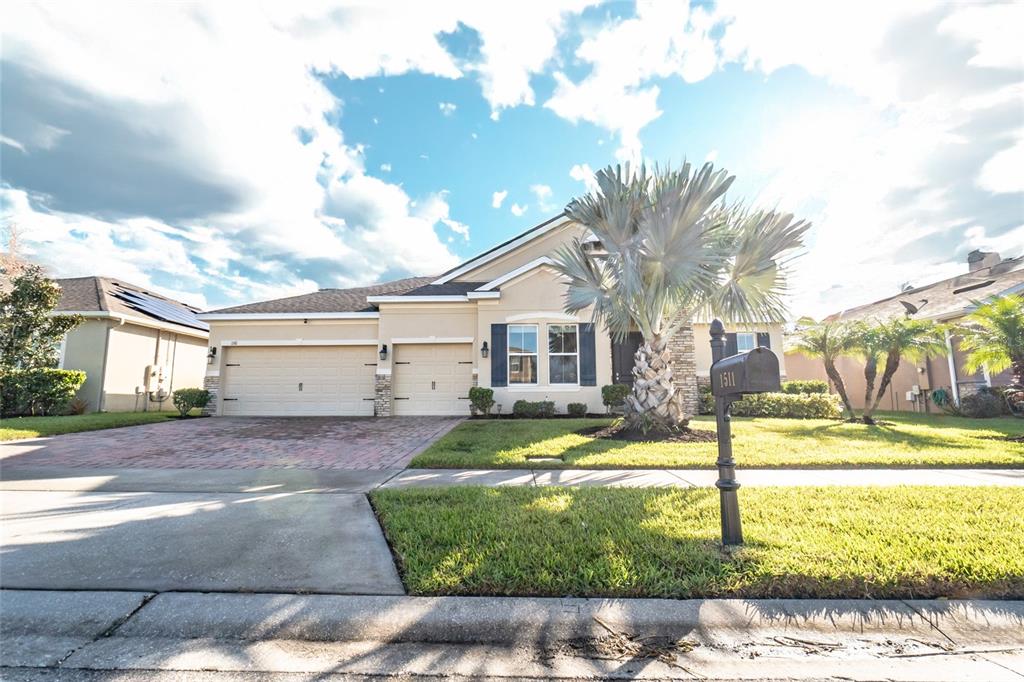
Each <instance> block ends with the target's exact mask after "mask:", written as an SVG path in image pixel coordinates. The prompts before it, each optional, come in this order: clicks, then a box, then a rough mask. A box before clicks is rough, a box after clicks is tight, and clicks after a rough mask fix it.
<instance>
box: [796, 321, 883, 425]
mask: <svg viewBox="0 0 1024 682" xmlns="http://www.w3.org/2000/svg"><path fill="white" fill-rule="evenodd" d="M861 338H862V336H861V332H860V330H859V329H858V328H856V327H855V326H853V325H851V324H849V323H846V322H832V321H825V322H815V321H814V320H811V319H809V318H804V319H802V320H800V321H799V322H798V323H797V329H796V333H795V335H794V336H793V337H792V338H791V339H790V342H789V347H790V348H791V349H792V350H795V351H796V352H798V353H800V354H801V355H806V356H807V357H809V358H816V359H819V360H821V361H822V363H823V364H824V365H825V376H827V377H828V378H829V381H831V382H832V385H833V386H834V387H835V389H836V393H838V394H839V398H840V399H841V400H842V401H843V407H844V408H845V409H846V411H847V412H848V413H849V415H850V419H853V417H854V416H855V415H854V411H853V404H852V403H851V402H850V396H849V395H848V394H847V392H846V384H845V383H843V376H842V375H841V374H840V373H839V369H838V368H836V361H837V360H838V359H839V358H840V357H841V356H843V355H849V354H850V353H851V352H853V351H854V349H856V348H857V345H858V343H859V342H860V340H861ZM876 362H877V361H876Z"/></svg>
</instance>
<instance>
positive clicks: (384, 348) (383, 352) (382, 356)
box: [380, 343, 388, 360]
mask: <svg viewBox="0 0 1024 682" xmlns="http://www.w3.org/2000/svg"><path fill="white" fill-rule="evenodd" d="M380 359H381V360H387V359H388V344H386V343H385V344H384V345H382V346H381V347H380Z"/></svg>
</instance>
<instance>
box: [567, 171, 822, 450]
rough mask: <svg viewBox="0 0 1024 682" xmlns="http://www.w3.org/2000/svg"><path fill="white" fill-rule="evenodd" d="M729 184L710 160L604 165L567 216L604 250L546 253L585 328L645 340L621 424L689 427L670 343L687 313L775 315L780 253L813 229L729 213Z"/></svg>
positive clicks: (737, 317) (770, 215) (769, 215)
mask: <svg viewBox="0 0 1024 682" xmlns="http://www.w3.org/2000/svg"><path fill="white" fill-rule="evenodd" d="M733 180H734V176H731V175H729V174H728V173H727V172H726V171H724V170H715V168H714V167H713V166H712V165H711V164H710V163H706V164H704V165H703V166H702V167H701V168H699V169H697V168H693V167H691V166H690V164H688V163H684V164H683V165H682V167H681V168H679V169H678V170H673V169H670V168H669V169H665V170H663V171H659V170H658V169H655V171H654V172H653V173H651V174H648V172H647V169H646V168H645V167H644V166H640V168H639V169H638V170H636V172H633V171H632V170H631V168H630V166H629V164H626V165H624V166H614V167H612V166H609V167H608V168H605V169H603V170H601V171H598V172H597V174H596V181H597V188H596V190H595V191H593V192H591V193H589V194H587V195H585V196H582V197H579V198H577V199H574V200H573V201H572V202H571V203H570V204H569V206H568V207H567V208H566V215H567V216H568V217H569V218H570V219H572V220H574V221H575V222H577V223H579V224H580V225H583V226H584V227H586V228H588V229H589V230H590V232H591V233H593V235H594V237H595V238H596V239H597V240H598V241H599V242H600V247H601V248H599V249H595V248H593V244H592V243H591V244H588V243H585V242H583V241H582V240H580V239H576V240H574V241H573V242H572V243H571V244H567V245H566V246H564V247H563V248H561V249H559V250H558V251H557V253H556V254H555V268H556V269H557V270H559V271H560V272H561V273H562V274H564V275H565V276H566V277H568V279H569V286H568V288H567V290H566V295H565V310H566V311H567V312H569V313H577V312H580V311H583V310H586V309H588V308H593V319H594V322H595V323H596V324H604V325H605V326H607V328H608V329H609V331H610V332H611V333H612V335H613V336H614V337H615V338H616V339H619V340H624V339H625V338H626V335H627V334H628V333H629V332H630V331H634V330H638V331H640V333H641V334H643V338H644V342H643V344H641V346H640V348H639V349H638V350H637V352H636V355H635V356H634V362H635V364H634V367H633V390H632V393H631V394H630V395H629V396H627V398H626V401H625V419H626V426H627V428H631V429H640V430H643V431H647V430H648V429H651V428H655V429H658V430H662V431H674V430H677V429H679V428H682V427H685V426H686V424H687V423H688V420H689V417H690V415H687V414H685V412H684V409H683V405H682V395H680V394H679V393H677V391H676V388H675V384H674V383H673V381H672V365H671V359H672V358H671V353H670V351H669V348H668V344H669V341H670V340H671V339H672V337H673V336H674V335H675V334H676V333H677V332H679V330H680V329H682V328H684V327H686V326H687V325H689V324H691V322H692V320H693V317H694V315H695V314H697V313H707V314H712V315H716V316H719V317H722V318H724V319H726V320H727V321H735V322H741V323H751V322H755V321H765V320H778V321H781V320H782V319H783V316H784V312H785V308H784V305H783V299H782V297H783V294H784V292H785V289H786V270H787V269H786V267H785V266H786V260H784V256H785V255H786V254H789V253H791V252H793V251H794V250H795V249H797V248H798V247H800V246H801V237H802V235H803V234H804V232H806V231H807V229H808V228H809V227H810V224H809V223H807V222H804V221H796V220H794V219H793V216H792V215H786V214H780V213H776V212H774V211H747V210H745V209H743V208H741V207H739V206H736V205H734V206H727V205H726V204H725V202H724V199H723V197H724V196H725V192H726V190H727V189H728V188H729V186H730V185H731V184H732V182H733Z"/></svg>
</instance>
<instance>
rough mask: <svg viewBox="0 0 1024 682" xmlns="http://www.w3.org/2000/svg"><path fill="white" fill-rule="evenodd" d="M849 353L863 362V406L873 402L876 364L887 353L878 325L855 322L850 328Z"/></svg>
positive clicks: (876, 378) (876, 376)
mask: <svg viewBox="0 0 1024 682" xmlns="http://www.w3.org/2000/svg"><path fill="white" fill-rule="evenodd" d="M850 331H851V334H852V339H851V343H852V348H851V351H852V352H853V353H854V354H856V355H858V356H860V359H861V360H862V361H863V362H864V406H865V408H867V406H868V405H871V403H872V401H873V400H874V397H873V396H874V392H875V382H876V381H877V380H878V363H879V361H880V360H881V359H882V358H883V357H885V354H886V352H887V350H888V349H887V348H886V340H885V336H884V335H883V334H882V333H881V328H880V326H879V325H873V324H871V323H868V322H856V323H854V324H853V325H852V326H851V328H850Z"/></svg>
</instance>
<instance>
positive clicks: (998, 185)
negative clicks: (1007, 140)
mask: <svg viewBox="0 0 1024 682" xmlns="http://www.w3.org/2000/svg"><path fill="white" fill-rule="evenodd" d="M1021 169H1024V136H1022V137H1021V138H1019V139H1018V140H1017V142H1016V144H1014V145H1013V146H1012V147H1008V148H1007V149H1002V150H1000V151H999V152H997V153H996V155H995V156H993V157H992V158H991V159H989V160H988V161H986V162H985V165H984V166H982V167H981V174H980V175H979V176H978V186H979V187H982V188H983V189H987V190H988V191H989V192H993V193H996V194H1002V193H1010V192H1017V193H1019V192H1024V172H1022V170H1021Z"/></svg>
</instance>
